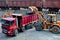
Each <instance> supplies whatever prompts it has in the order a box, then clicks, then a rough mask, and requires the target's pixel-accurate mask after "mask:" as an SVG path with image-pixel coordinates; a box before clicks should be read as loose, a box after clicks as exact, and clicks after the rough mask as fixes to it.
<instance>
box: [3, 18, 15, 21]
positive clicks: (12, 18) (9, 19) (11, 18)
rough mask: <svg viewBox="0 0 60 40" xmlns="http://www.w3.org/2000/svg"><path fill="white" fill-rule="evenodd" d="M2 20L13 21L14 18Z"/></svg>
mask: <svg viewBox="0 0 60 40" xmlns="http://www.w3.org/2000/svg"><path fill="white" fill-rule="evenodd" d="M3 20H7V21H13V20H15V18H10V17H7V18H3Z"/></svg>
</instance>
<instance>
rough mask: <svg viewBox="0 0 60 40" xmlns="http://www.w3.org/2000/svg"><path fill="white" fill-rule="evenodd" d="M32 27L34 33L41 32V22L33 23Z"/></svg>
mask: <svg viewBox="0 0 60 40" xmlns="http://www.w3.org/2000/svg"><path fill="white" fill-rule="evenodd" d="M34 27H35V29H36V31H41V30H42V22H37V23H35V24H34Z"/></svg>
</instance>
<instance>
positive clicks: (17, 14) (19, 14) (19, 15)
mask: <svg viewBox="0 0 60 40" xmlns="http://www.w3.org/2000/svg"><path fill="white" fill-rule="evenodd" d="M12 15H14V16H22V14H12Z"/></svg>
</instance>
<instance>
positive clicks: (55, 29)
mask: <svg viewBox="0 0 60 40" xmlns="http://www.w3.org/2000/svg"><path fill="white" fill-rule="evenodd" d="M59 31H60V29H59V28H58V27H57V26H53V27H52V29H51V32H52V33H55V34H58V33H59Z"/></svg>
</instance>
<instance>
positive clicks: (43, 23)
mask: <svg viewBox="0 0 60 40" xmlns="http://www.w3.org/2000/svg"><path fill="white" fill-rule="evenodd" d="M29 8H30V9H31V10H32V11H33V12H35V13H36V14H37V15H38V17H39V21H38V22H37V23H35V24H34V26H35V29H36V30H37V31H40V30H42V29H48V30H50V31H51V32H53V33H59V32H60V22H59V21H57V15H56V14H47V18H46V19H45V18H44V16H43V13H42V12H39V11H38V10H37V8H36V7H35V6H32V7H31V6H30V7H29Z"/></svg>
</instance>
